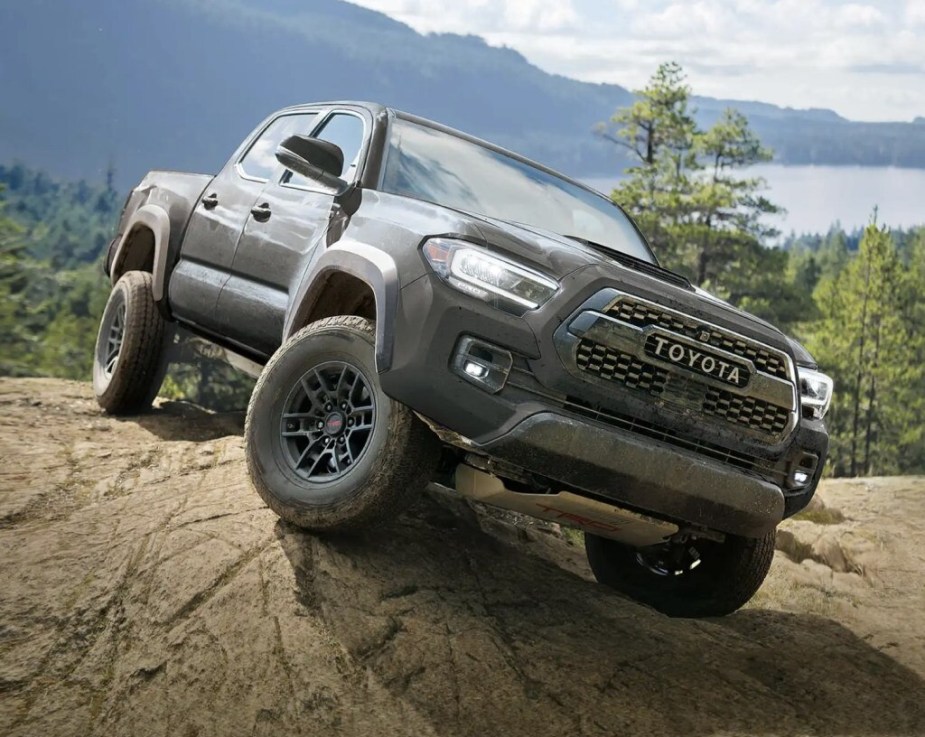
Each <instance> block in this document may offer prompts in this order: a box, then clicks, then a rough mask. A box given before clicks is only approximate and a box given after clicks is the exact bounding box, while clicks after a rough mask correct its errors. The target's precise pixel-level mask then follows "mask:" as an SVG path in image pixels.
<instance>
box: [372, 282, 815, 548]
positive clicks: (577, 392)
mask: <svg viewBox="0 0 925 737" xmlns="http://www.w3.org/2000/svg"><path fill="white" fill-rule="evenodd" d="M569 278H571V279H574V280H575V282H576V283H574V284H567V283H563V289H562V290H560V297H559V298H557V299H554V300H553V301H552V302H551V303H550V304H547V305H546V306H544V307H543V308H541V309H540V310H536V311H534V312H532V313H528V314H527V315H526V316H524V317H523V318H520V317H514V316H511V315H508V314H505V313H503V312H501V311H499V310H497V309H494V308H492V307H490V306H488V305H487V304H484V303H482V302H480V301H478V300H476V299H474V298H471V297H468V296H466V295H463V294H460V293H458V292H456V291H455V290H452V289H451V288H449V287H447V286H445V285H444V284H443V283H442V282H440V281H439V280H438V279H437V278H436V277H431V276H424V277H421V278H420V279H417V280H415V281H414V282H411V283H410V284H408V285H406V286H405V288H404V289H403V290H402V296H401V300H400V307H399V313H398V315H397V318H396V321H395V325H394V341H395V342H394V349H393V356H394V358H393V363H392V367H391V368H390V369H389V370H388V371H386V372H384V373H383V374H382V375H381V377H380V379H381V383H382V387H383V389H384V391H385V392H386V394H388V395H389V396H391V397H393V398H395V399H396V400H398V401H400V402H402V403H403V404H406V405H407V406H409V407H411V408H412V409H414V410H416V411H417V412H419V413H420V414H421V415H423V416H425V417H427V418H428V419H430V420H432V421H433V422H434V423H436V424H437V425H440V426H443V427H445V428H448V429H449V430H451V431H453V432H454V433H457V434H458V435H461V436H463V437H464V438H468V439H469V440H470V441H471V445H470V448H471V449H472V450H473V451H474V452H478V453H481V454H483V455H487V456H490V457H494V458H497V459H500V460H503V461H505V462H506V463H508V464H510V465H513V466H516V467H517V468H519V469H522V470H523V471H525V472H526V473H527V474H529V475H531V476H532V477H534V478H536V479H537V480H538V481H539V482H540V483H545V484H546V485H548V486H549V487H550V488H563V489H568V490H573V491H578V492H582V493H585V494H587V495H591V496H597V497H602V498H606V499H608V500H610V501H613V502H616V503H618V504H622V505H625V506H628V507H631V508H635V509H638V510H641V511H645V512H648V513H651V514H654V515H657V516H662V517H665V518H667V519H671V520H673V521H680V522H687V523H693V524H697V525H702V526H703V527H706V528H709V529H715V530H719V531H722V532H728V533H732V534H740V535H746V536H755V535H760V534H762V533H763V532H765V531H767V530H769V529H772V528H773V527H774V526H775V525H776V524H777V523H779V522H780V520H781V519H782V518H784V517H787V516H790V515H792V514H794V513H795V512H797V511H799V510H800V509H802V508H803V507H804V506H805V505H806V504H807V503H808V502H809V500H810V498H811V497H812V495H813V493H814V490H815V487H816V484H817V483H818V480H819V476H820V475H821V471H822V466H823V462H824V460H825V453H826V449H827V445H828V437H827V433H826V430H825V427H824V425H823V423H822V422H818V421H810V420H807V419H803V418H801V419H799V421H798V422H796V423H795V427H793V429H792V430H791V431H790V432H789V433H788V434H787V436H786V437H785V438H783V439H781V440H780V441H779V442H778V441H775V442H773V443H769V442H761V441H760V440H758V439H756V438H755V437H751V436H749V435H748V434H743V433H741V432H738V431H737V428H736V427H734V426H732V427H723V426H721V425H717V424H716V423H710V422H705V421H704V417H703V416H702V415H699V414H697V413H695V412H686V413H678V412H677V411H674V410H672V408H671V407H666V406H664V404H663V403H660V402H657V401H654V400H653V398H652V397H650V396H647V395H645V394H644V393H639V392H635V393H634V392H633V391H631V390H627V389H624V388H622V387H615V386H613V385H608V384H607V382H601V381H589V380H587V379H584V380H583V378H582V377H581V376H577V375H575V373H574V371H573V370H569V368H567V367H566V366H565V365H564V364H563V361H562V360H561V358H560V356H559V354H558V352H557V351H558V350H559V346H557V341H556V332H557V331H561V327H562V325H563V324H564V323H565V322H566V321H567V320H568V319H569V317H570V316H571V315H573V314H575V312H576V310H577V309H578V308H579V306H580V305H581V304H582V303H583V302H584V301H586V300H587V299H588V297H589V296H590V295H591V294H596V293H598V292H600V291H601V290H602V289H605V288H607V287H612V286H613V277H612V276H610V277H609V279H607V280H606V281H605V280H604V279H603V278H601V279H589V278H588V275H587V274H585V275H577V274H576V275H573V276H572V277H569ZM566 281H568V279H567V280H566ZM658 286H659V287H660V288H662V289H664V285H661V284H660V285H658ZM634 291H636V290H634ZM638 291H641V292H643V294H645V292H644V291H643V290H642V289H639V290H638ZM645 296H648V297H649V298H650V299H653V298H657V297H658V295H657V294H654V293H651V292H650V293H649V294H647V295H645ZM660 301H662V300H660ZM707 314H708V315H709V312H707ZM701 319H706V318H701ZM462 336H473V337H475V338H480V339H482V340H485V341H487V342H489V343H492V344H494V345H496V346H500V347H503V348H506V349H508V350H510V351H511V352H512V353H513V354H514V361H515V363H514V368H513V370H512V372H511V375H510V377H509V380H508V382H507V384H506V385H505V387H504V388H503V389H502V390H501V391H500V392H498V393H497V394H491V393H488V392H486V391H483V390H482V389H480V388H478V387H476V386H474V385H473V384H471V383H469V382H467V381H465V380H463V379H462V378H461V377H459V376H458V375H457V374H455V373H453V371H452V370H451V368H450V367H451V364H452V359H453V356H454V352H455V350H456V346H457V345H458V343H459V340H460V338H461V337H462ZM572 368H574V367H572ZM807 455H811V456H814V457H816V458H817V459H818V464H817V465H816V467H815V469H814V471H813V474H812V478H811V479H809V481H808V483H806V484H804V485H801V486H799V487H797V486H796V485H794V484H793V483H792V473H793V471H794V469H795V468H797V467H798V464H799V463H800V462H801V461H802V460H803V459H804V458H805V457H806V456H807Z"/></svg>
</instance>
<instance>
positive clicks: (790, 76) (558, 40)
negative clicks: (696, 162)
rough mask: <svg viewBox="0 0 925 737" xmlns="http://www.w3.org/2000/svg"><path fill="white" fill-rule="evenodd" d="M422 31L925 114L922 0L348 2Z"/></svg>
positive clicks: (770, 98)
mask: <svg viewBox="0 0 925 737" xmlns="http://www.w3.org/2000/svg"><path fill="white" fill-rule="evenodd" d="M352 2H354V3H356V4H358V5H363V6H365V7H368V8H372V9H374V10H379V11H382V12H384V13H386V14H388V15H389V16H391V17H393V18H395V19H397V20H400V21H402V22H404V23H407V24H408V25H410V26H411V27H412V28H414V29H415V30H417V31H420V32H422V33H427V32H453V33H471V34H475V35H478V36H482V37H483V38H484V39H485V40H486V41H487V42H488V43H490V44H492V45H494V46H510V47H512V48H514V49H516V50H517V51H519V52H520V53H522V54H523V55H524V56H525V57H526V58H527V59H529V60H530V61H531V62H532V63H533V64H536V65H537V66H538V67H540V68H542V69H544V70H546V71H548V72H553V73H557V74H563V75H566V76H568V77H573V78H575V79H581V80H585V81H589V82H613V83H617V84H621V85H623V86H625V87H629V88H630V89H638V88H640V87H641V86H643V85H644V84H645V81H646V79H647V78H648V77H649V75H651V73H652V71H653V70H654V69H655V68H656V67H657V66H658V64H659V63H660V62H662V61H668V60H674V61H677V62H680V63H681V64H682V65H683V66H684V68H685V70H686V71H687V73H688V81H689V82H690V84H691V86H692V87H693V89H694V93H695V94H699V95H706V96H710V97H721V98H729V99H746V100H760V101H762V102H771V103H775V104H777V105H782V106H790V107H796V108H807V107H823V108H830V109H832V110H835V111H836V112H838V113H839V114H841V115H843V116H845V117H846V118H850V119H852V120H903V121H908V120H911V119H912V118H914V117H916V116H925V0H882V1H881V2H841V1H840V0H687V1H679V0H674V1H673V0H352Z"/></svg>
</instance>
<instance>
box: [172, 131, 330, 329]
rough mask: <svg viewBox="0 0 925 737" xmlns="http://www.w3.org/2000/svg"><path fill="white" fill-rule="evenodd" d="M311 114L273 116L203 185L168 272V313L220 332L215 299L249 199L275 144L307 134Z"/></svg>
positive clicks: (272, 166) (267, 172)
mask: <svg viewBox="0 0 925 737" xmlns="http://www.w3.org/2000/svg"><path fill="white" fill-rule="evenodd" d="M315 117H316V114H315V113H297V114H288V115H282V116H279V117H277V118H275V119H273V120H272V121H270V122H269V123H267V124H265V125H264V126H263V127H262V130H261V131H260V133H259V135H257V136H256V137H255V138H254V139H253V141H252V142H251V143H250V145H247V146H245V147H244V150H243V152H239V154H238V155H235V156H234V157H232V159H231V161H229V162H228V164H227V165H226V166H225V168H224V169H222V171H221V172H220V173H219V174H218V176H217V177H215V179H213V180H212V182H211V183H210V184H209V186H208V188H207V189H206V190H205V192H204V193H203V196H202V198H201V199H200V200H199V202H198V203H197V204H196V208H195V210H194V211H193V214H192V216H191V217H190V221H189V225H188V226H187V229H186V234H185V235H184V238H183V246H182V249H181V251H180V260H179V261H178V262H177V265H176V267H175V268H174V270H173V273H172V274H171V277H170V284H169V287H168V288H169V299H170V307H171V310H172V312H173V314H174V315H175V316H176V317H177V318H178V319H179V320H182V321H185V322H189V323H194V324H196V325H198V326H200V327H203V328H205V329H206V330H209V331H212V332H223V327H224V320H222V319H221V317H220V315H219V313H218V310H217V305H218V299H219V295H220V294H221V291H222V288H223V287H224V286H225V284H226V282H227V281H228V277H229V276H230V275H231V272H232V265H233V264H234V255H235V250H236V248H237V245H238V240H239V239H240V237H241V233H242V231H243V230H244V224H245V223H246V222H247V219H248V217H250V214H251V212H250V211H251V208H253V206H254V202H255V201H256V199H257V198H258V196H259V195H260V193H261V192H262V191H263V189H264V187H265V186H266V183H267V180H268V179H269V178H270V176H272V174H273V172H274V171H276V168H277V163H276V158H275V153H276V147H277V145H278V144H279V143H280V141H282V140H283V139H284V138H286V137H287V136H290V135H292V134H293V133H308V132H310V131H311V129H312V127H313V126H314V124H315V120H314V119H315Z"/></svg>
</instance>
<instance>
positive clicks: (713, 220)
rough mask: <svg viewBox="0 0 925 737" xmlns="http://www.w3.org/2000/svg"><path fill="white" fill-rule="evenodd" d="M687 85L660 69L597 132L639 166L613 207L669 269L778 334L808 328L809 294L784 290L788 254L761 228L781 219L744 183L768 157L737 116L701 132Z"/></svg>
mask: <svg viewBox="0 0 925 737" xmlns="http://www.w3.org/2000/svg"><path fill="white" fill-rule="evenodd" d="M684 80H685V77H684V72H683V70H682V69H681V67H680V66H679V65H677V64H675V63H667V64H662V65H661V66H660V67H659V68H658V70H657V71H656V72H655V74H654V75H653V77H652V79H651V80H650V81H649V83H648V85H647V86H646V87H645V88H644V89H643V90H641V91H640V92H638V93H637V100H636V101H635V102H634V103H633V104H632V105H631V106H630V107H628V108H625V109H623V110H620V111H618V112H617V113H616V114H615V115H614V116H613V117H612V118H611V120H610V123H609V125H601V126H599V127H598V132H599V134H600V135H601V136H602V137H604V138H605V139H606V140H609V141H611V142H613V143H614V144H616V145H619V146H622V147H624V148H626V149H628V150H629V152H630V155H631V156H632V157H633V158H634V159H635V162H636V163H635V164H634V165H633V166H631V167H630V168H628V169H627V172H626V173H627V175H628V176H627V178H626V179H625V180H623V181H621V182H620V184H619V185H618V186H617V188H616V189H615V190H614V191H613V194H612V197H613V199H614V201H615V202H617V203H618V204H620V205H621V206H622V207H623V208H624V209H626V210H627V212H629V213H630V214H631V215H632V216H633V218H634V219H635V220H636V222H637V223H638V224H639V227H640V229H641V230H642V231H643V233H645V235H646V237H647V239H648V240H649V242H650V243H651V244H652V247H653V249H654V250H655V251H656V253H657V254H658V256H659V258H660V259H661V260H662V261H663V262H664V264H665V265H666V266H667V267H668V268H671V269H673V270H675V271H677V272H679V273H682V274H684V275H685V276H687V277H688V278H690V279H691V280H692V281H694V282H695V283H697V284H700V285H702V286H704V287H706V288H708V289H710V290H712V291H714V292H715V293H716V294H717V295H719V296H721V297H723V298H725V299H728V300H729V301H731V302H733V303H734V304H737V305H740V306H742V307H744V308H746V309H750V310H751V311H753V312H755V313H757V314H759V315H760V316H762V317H766V318H768V319H771V320H774V321H776V322H778V323H780V324H782V325H784V326H786V325H789V324H792V323H794V322H796V321H799V320H802V319H806V316H807V314H810V313H811V312H812V300H811V291H805V290H802V289H799V288H797V287H796V285H794V284H793V283H791V282H787V274H788V259H789V255H788V254H787V253H786V252H781V251H777V252H775V251H773V250H771V249H768V248H766V247H765V243H766V242H767V240H768V239H770V238H772V237H774V236H776V235H778V232H777V231H776V230H775V229H774V228H773V227H771V226H770V225H769V224H768V220H767V218H768V216H771V215H774V214H777V213H779V212H780V211H781V210H780V208H779V207H777V206H776V205H774V204H773V203H772V202H770V200H768V199H767V198H766V197H765V196H764V195H763V194H762V192H763V190H764V188H765V183H764V181H763V180H762V179H760V178H758V177H751V176H743V175H742V174H741V170H742V169H746V168H748V167H750V166H753V165H755V164H758V163H761V162H764V161H768V160H769V159H770V158H771V152H770V151H769V150H768V149H766V148H765V147H764V146H762V145H761V142H760V141H759V139H758V137H757V136H756V135H755V133H754V132H753V131H752V130H751V128H750V127H749V125H748V120H747V119H746V118H745V116H744V115H742V114H741V113H739V112H737V111H734V110H727V111H726V112H725V113H724V114H723V116H722V117H721V119H720V120H719V121H717V123H716V124H715V125H713V127H712V128H710V129H709V130H707V131H701V130H700V129H699V128H698V127H697V125H696V124H695V122H694V119H693V111H692V110H691V109H690V94H691V91H690V88H689V87H688V86H687V84H686V83H685V81H684Z"/></svg>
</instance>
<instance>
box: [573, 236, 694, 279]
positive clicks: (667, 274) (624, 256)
mask: <svg viewBox="0 0 925 737" xmlns="http://www.w3.org/2000/svg"><path fill="white" fill-rule="evenodd" d="M563 237H564V238H569V239H571V240H573V241H578V242H579V243H582V244H584V245H586V246H588V248H593V249H594V250H595V251H598V252H600V253H603V254H604V255H605V256H609V257H610V258H612V259H613V260H614V261H616V262H617V263H619V264H622V265H623V266H628V267H629V268H631V269H635V270H636V271H641V272H642V273H644V274H648V275H650V276H654V277H655V278H656V279H661V280H662V281H666V282H669V283H670V284H674V285H676V286H679V287H681V288H682V289H687V290H689V291H693V287H692V286H691V283H690V282H689V281H688V280H687V279H686V278H685V277H683V276H681V275H680V274H676V273H675V272H673V271H669V270H668V269H666V268H664V267H662V266H659V265H658V264H654V263H652V262H651V261H646V260H645V259H643V258H639V257H638V256H633V255H632V254H629V253H625V252H624V251H618V250H617V249H616V248H612V247H610V246H605V245H604V244H603V243H597V242H595V241H591V240H588V239H587V238H582V237H581V236H580V235H568V234H563Z"/></svg>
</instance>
